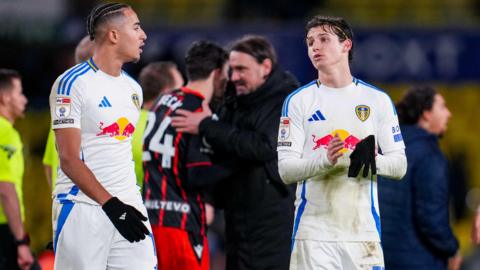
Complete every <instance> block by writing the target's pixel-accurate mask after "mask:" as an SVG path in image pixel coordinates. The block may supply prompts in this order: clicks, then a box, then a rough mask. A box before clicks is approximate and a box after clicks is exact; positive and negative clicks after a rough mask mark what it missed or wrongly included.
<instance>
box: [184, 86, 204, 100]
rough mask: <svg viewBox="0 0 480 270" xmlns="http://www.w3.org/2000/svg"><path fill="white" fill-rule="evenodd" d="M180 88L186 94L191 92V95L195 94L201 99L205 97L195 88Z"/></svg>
mask: <svg viewBox="0 0 480 270" xmlns="http://www.w3.org/2000/svg"><path fill="white" fill-rule="evenodd" d="M180 90H181V91H182V92H184V93H186V94H192V95H195V96H197V97H199V98H201V99H202V100H203V99H205V97H204V96H203V94H202V93H200V92H198V91H196V90H193V89H190V88H187V87H185V86H184V87H181V88H180Z"/></svg>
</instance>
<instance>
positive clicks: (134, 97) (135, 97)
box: [132, 94, 141, 110]
mask: <svg viewBox="0 0 480 270" xmlns="http://www.w3.org/2000/svg"><path fill="white" fill-rule="evenodd" d="M132 102H133V105H135V107H137V109H139V110H140V106H141V104H140V98H139V97H138V95H137V94H133V95H132Z"/></svg>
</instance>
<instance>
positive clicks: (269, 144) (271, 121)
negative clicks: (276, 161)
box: [172, 102, 279, 162]
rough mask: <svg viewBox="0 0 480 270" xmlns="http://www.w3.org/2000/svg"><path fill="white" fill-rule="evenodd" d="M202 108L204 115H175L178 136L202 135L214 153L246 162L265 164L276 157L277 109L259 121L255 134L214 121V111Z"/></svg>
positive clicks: (176, 112) (173, 123)
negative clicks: (181, 134)
mask: <svg viewBox="0 0 480 270" xmlns="http://www.w3.org/2000/svg"><path fill="white" fill-rule="evenodd" d="M202 107H203V111H202V112H190V111H188V110H184V109H179V110H177V111H175V114H176V116H174V117H172V126H173V127H175V128H176V130H177V132H185V133H190V134H198V133H200V134H201V135H203V136H205V138H206V139H207V141H208V142H209V143H210V144H211V145H212V146H213V148H214V149H216V150H220V151H222V152H225V153H228V154H232V155H235V156H236V157H239V158H241V159H244V160H250V161H259V162H264V161H269V160H272V159H273V158H275V157H276V153H275V142H273V141H272V140H271V138H274V137H275V136H276V130H275V129H272V128H271V127H272V126H276V125H277V124H278V118H277V115H278V114H279V112H277V111H276V108H273V110H272V112H270V113H265V114H264V115H263V119H258V121H257V122H258V123H261V124H260V125H258V126H256V127H255V130H245V129H238V128H236V127H234V126H233V125H230V124H228V123H225V122H222V121H216V120H213V119H212V118H211V117H209V116H210V115H211V111H210V109H209V108H208V104H207V103H206V102H204V103H202ZM273 107H275V106H273ZM262 131H264V132H262Z"/></svg>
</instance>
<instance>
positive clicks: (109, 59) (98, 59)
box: [93, 46, 123, 77]
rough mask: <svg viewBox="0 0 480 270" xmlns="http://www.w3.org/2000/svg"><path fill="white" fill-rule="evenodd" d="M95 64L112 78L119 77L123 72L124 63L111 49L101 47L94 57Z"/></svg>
mask: <svg viewBox="0 0 480 270" xmlns="http://www.w3.org/2000/svg"><path fill="white" fill-rule="evenodd" d="M93 62H94V63H95V65H97V67H98V68H99V69H100V70H101V71H103V72H105V73H107V74H108V75H110V76H114V77H118V76H120V74H121V72H122V66H123V61H122V60H121V59H119V58H118V57H116V55H115V53H114V52H113V50H111V49H109V48H106V47H101V46H99V48H98V49H97V50H96V51H95V54H94V55H93Z"/></svg>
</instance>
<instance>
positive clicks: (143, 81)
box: [132, 62, 184, 187]
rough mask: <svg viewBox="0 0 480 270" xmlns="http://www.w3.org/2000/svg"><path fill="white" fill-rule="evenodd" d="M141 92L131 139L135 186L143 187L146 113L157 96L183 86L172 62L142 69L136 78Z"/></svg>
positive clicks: (181, 79) (155, 63) (180, 76)
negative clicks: (135, 124) (138, 109)
mask: <svg viewBox="0 0 480 270" xmlns="http://www.w3.org/2000/svg"><path fill="white" fill-rule="evenodd" d="M138 80H139V83H140V86H141V87H142V91H143V106H142V110H141V111H140V118H138V122H137V127H136V128H135V132H133V137H132V152H133V161H134V162H135V175H136V176H137V185H138V186H140V187H142V185H143V176H144V175H143V161H142V153H143V145H142V141H143V133H144V131H145V127H146V125H147V115H148V111H149V110H150V109H151V108H152V105H153V103H154V101H155V100H156V99H157V98H158V96H159V95H161V94H165V93H168V92H170V91H171V90H173V89H179V88H180V87H182V85H183V84H184V81H183V77H182V74H181V73H180V71H179V70H178V68H177V65H176V64H175V63H173V62H153V63H150V64H148V65H147V66H145V67H144V68H142V70H141V71H140V75H139V77H138Z"/></svg>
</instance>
